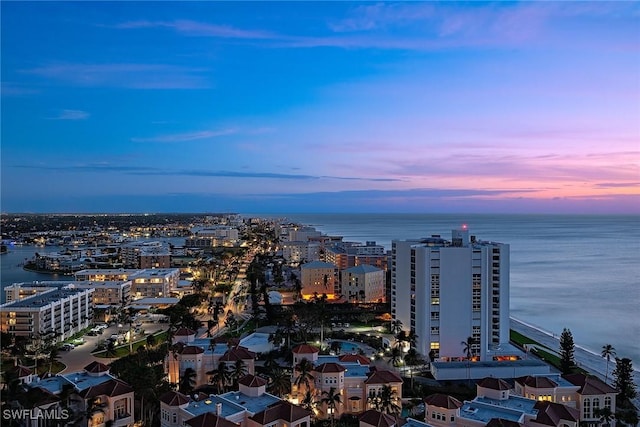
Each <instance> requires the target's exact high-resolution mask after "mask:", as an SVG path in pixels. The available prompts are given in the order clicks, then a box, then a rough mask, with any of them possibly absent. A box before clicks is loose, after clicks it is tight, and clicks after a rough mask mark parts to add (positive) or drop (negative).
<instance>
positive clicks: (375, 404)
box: [367, 390, 380, 411]
mask: <svg viewBox="0 0 640 427" xmlns="http://www.w3.org/2000/svg"><path fill="white" fill-rule="evenodd" d="M367 403H368V404H369V406H370V407H371V408H372V409H375V410H376V411H379V410H380V393H376V392H375V391H374V390H371V391H369V396H367Z"/></svg>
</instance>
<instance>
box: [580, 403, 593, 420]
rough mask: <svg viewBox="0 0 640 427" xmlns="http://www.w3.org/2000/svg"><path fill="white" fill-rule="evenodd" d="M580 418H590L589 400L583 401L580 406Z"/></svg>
mask: <svg viewBox="0 0 640 427" xmlns="http://www.w3.org/2000/svg"><path fill="white" fill-rule="evenodd" d="M582 417H583V418H591V399H585V400H584V403H583V405H582Z"/></svg>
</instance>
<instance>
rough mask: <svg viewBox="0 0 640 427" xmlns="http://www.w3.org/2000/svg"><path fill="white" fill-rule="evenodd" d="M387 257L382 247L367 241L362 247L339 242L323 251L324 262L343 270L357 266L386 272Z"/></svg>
mask: <svg viewBox="0 0 640 427" xmlns="http://www.w3.org/2000/svg"><path fill="white" fill-rule="evenodd" d="M387 260H388V255H387V253H386V251H385V248H384V246H382V245H377V244H376V242H373V241H369V242H366V243H365V244H364V245H363V244H361V243H355V242H340V243H337V244H335V245H333V246H331V247H328V248H327V249H326V250H325V254H324V261H326V262H330V263H332V264H334V265H335V266H336V267H338V269H339V270H345V269H347V268H350V267H355V266H358V265H372V266H374V267H377V268H379V269H381V270H385V271H386V270H387Z"/></svg>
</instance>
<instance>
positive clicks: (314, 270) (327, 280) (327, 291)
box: [300, 261, 337, 300]
mask: <svg viewBox="0 0 640 427" xmlns="http://www.w3.org/2000/svg"><path fill="white" fill-rule="evenodd" d="M335 273H336V268H335V266H334V265H333V264H330V263H328V262H322V261H313V262H309V263H306V264H303V265H302V266H301V267H300V276H301V277H300V281H301V282H302V298H304V299H305V300H309V299H311V298H313V297H315V296H322V295H326V296H327V299H330V300H332V299H336V298H337V293H336V277H335Z"/></svg>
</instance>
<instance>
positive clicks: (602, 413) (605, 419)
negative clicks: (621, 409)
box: [593, 407, 614, 427]
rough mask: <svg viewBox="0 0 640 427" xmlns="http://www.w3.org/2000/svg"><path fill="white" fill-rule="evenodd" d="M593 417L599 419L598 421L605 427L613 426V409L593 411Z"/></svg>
mask: <svg viewBox="0 0 640 427" xmlns="http://www.w3.org/2000/svg"><path fill="white" fill-rule="evenodd" d="M593 415H595V416H596V417H598V421H599V422H600V424H601V425H602V426H603V427H609V426H610V425H611V421H612V420H613V419H614V415H613V412H611V408H606V407H605V408H596V409H595V410H594V411H593Z"/></svg>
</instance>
